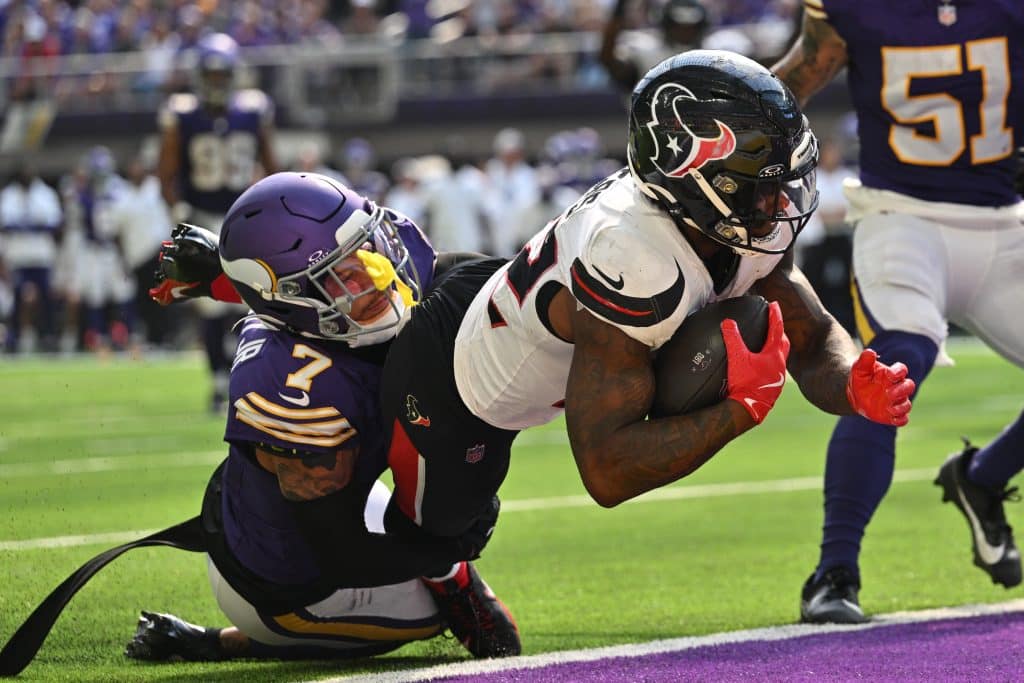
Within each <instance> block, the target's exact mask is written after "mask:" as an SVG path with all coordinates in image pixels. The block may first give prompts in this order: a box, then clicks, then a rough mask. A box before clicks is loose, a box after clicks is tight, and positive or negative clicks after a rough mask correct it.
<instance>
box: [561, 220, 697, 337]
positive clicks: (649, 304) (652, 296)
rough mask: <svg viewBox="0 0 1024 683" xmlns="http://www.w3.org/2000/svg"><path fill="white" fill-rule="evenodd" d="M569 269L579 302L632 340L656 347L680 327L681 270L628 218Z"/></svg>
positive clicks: (600, 235)
mask: <svg viewBox="0 0 1024 683" xmlns="http://www.w3.org/2000/svg"><path fill="white" fill-rule="evenodd" d="M571 269H572V293H573V296H574V297H575V298H576V300H577V301H579V302H580V304H582V305H583V306H584V307H585V308H587V309H588V310H590V311H591V312H592V313H594V314H595V315H597V316H598V317H600V318H603V319H604V320H606V321H608V322H609V323H611V324H613V325H615V326H616V327H619V328H620V329H622V330H623V331H624V332H625V333H626V334H628V335H629V336H631V337H633V338H634V339H637V340H638V341H641V342H643V343H645V344H647V345H648V346H652V347H654V346H658V345H660V344H661V343H663V342H664V341H665V339H668V337H670V336H671V333H672V329H674V327H675V326H676V325H678V322H677V321H675V319H676V318H678V317H679V316H680V315H681V313H680V312H679V311H680V310H681V306H680V304H681V303H682V302H683V293H684V291H685V287H686V278H685V276H684V274H683V268H682V266H681V265H680V264H679V262H678V261H677V260H676V258H675V257H674V256H673V253H672V250H671V249H666V245H665V244H662V243H659V242H658V241H657V240H655V239H652V236H651V235H648V234H646V233H645V232H644V231H641V230H639V229H637V228H636V226H635V225H632V224H631V223H630V222H629V221H628V218H627V221H625V222H624V223H622V224H619V225H611V226H605V227H600V228H597V229H595V230H594V231H593V232H592V233H591V235H590V236H589V239H588V240H587V242H586V243H585V244H584V245H582V249H581V251H580V254H579V256H577V257H576V258H575V259H574V261H573V263H572V266H571ZM673 321H675V322H673ZM670 326H671V328H672V329H669V327H670Z"/></svg>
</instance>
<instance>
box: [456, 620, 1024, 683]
mask: <svg viewBox="0 0 1024 683" xmlns="http://www.w3.org/2000/svg"><path fill="white" fill-rule="evenodd" d="M437 680H443V681H474V682H475V683H480V682H481V681H483V682H487V683H492V682H494V683H496V682H498V681H530V682H531V683H532V682H534V681H544V683H549V682H552V683H554V682H565V683H580V682H581V681H591V682H594V683H598V682H601V683H605V682H609V683H610V682H612V681H615V682H619V681H630V682H633V681H649V682H654V681H716V682H718V681H783V680H784V681H807V682H808V683H811V682H815V683H817V682H818V681H850V680H861V681H863V680H870V681H943V682H945V681H971V682H972V683H974V682H976V681H1024V613H1020V612H1018V613H1008V614H995V615H988V616H979V617H969V618H962V619H943V620H938V621H923V622H918V623H913V624H896V625H892V626H879V627H877V628H871V629H866V630H851V631H848V632H844V631H837V632H831V633H823V634H820V635H810V636H802V637H798V638H789V639H785V640H773V641H766V640H755V641H747V642H742V643H728V644H723V645H708V646H703V647H697V648H693V649H689V650H682V651H678V652H666V653H661V654H656V655H644V656H640V657H617V658H613V659H604V660H597V661H592V662H578V663H567V664H556V665H552V666H547V667H540V668H532V669H517V670H510V671H502V672H495V673H488V674H477V675H474V676H455V677H447V678H440V679H437Z"/></svg>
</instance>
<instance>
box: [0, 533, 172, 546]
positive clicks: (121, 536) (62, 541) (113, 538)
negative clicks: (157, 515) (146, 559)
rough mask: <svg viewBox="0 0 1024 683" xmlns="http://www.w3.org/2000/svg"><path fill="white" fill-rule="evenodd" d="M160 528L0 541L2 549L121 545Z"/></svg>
mask: <svg viewBox="0 0 1024 683" xmlns="http://www.w3.org/2000/svg"><path fill="white" fill-rule="evenodd" d="M157 531H159V529H139V530H138V531H111V532H109V533H105V534H82V535H80V536H51V537H50V538H26V539H24V540H22V541H0V550H40V549H42V548H74V547H77V546H80V545H94V544H99V543H102V544H104V545H120V544H122V543H127V542H128V541H134V540H136V539H139V538H142V537H144V536H149V535H150V534H155V533H156V532H157Z"/></svg>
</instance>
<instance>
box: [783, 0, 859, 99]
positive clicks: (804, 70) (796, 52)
mask: <svg viewBox="0 0 1024 683" xmlns="http://www.w3.org/2000/svg"><path fill="white" fill-rule="evenodd" d="M846 61H847V54H846V41H845V40H843V39H842V38H841V37H840V36H839V34H838V33H836V31H835V29H833V28H832V27H831V26H830V25H829V24H828V23H827V22H826V21H824V20H823V19H815V18H814V17H812V16H810V15H808V14H807V13H806V12H804V20H803V26H802V27H801V30H800V35H799V36H798V37H797V39H796V42H795V43H793V47H791V48H790V49H789V52H787V53H786V54H785V56H783V57H782V59H781V60H779V62H778V63H777V64H775V66H773V67H772V71H774V72H775V73H776V74H777V75H778V76H779V78H781V79H782V80H783V82H785V84H786V85H788V86H789V89H790V90H792V91H793V94H794V95H796V98H797V100H799V101H800V106H804V105H806V104H807V101H808V100H809V99H810V98H811V96H812V95H814V94H815V93H816V92H818V91H819V90H821V89H822V88H824V87H825V86H826V85H828V83H829V82H830V81H831V80H832V79H833V78H834V77H835V75H836V74H837V73H839V71H840V70H841V69H842V68H843V67H844V66H845V65H846Z"/></svg>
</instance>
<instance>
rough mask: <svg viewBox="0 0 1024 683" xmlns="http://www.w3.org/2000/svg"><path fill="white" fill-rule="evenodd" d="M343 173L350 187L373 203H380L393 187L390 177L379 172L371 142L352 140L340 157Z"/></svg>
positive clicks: (339, 161)
mask: <svg viewBox="0 0 1024 683" xmlns="http://www.w3.org/2000/svg"><path fill="white" fill-rule="evenodd" d="M338 157H339V160H338V163H339V166H340V168H341V173H342V175H343V176H344V177H345V180H347V181H348V186H349V187H351V188H352V189H353V190H354V191H355V192H358V193H359V194H361V195H363V196H364V197H366V198H367V199H369V200H370V201H371V202H380V201H381V200H382V199H384V195H386V194H387V191H388V188H389V187H391V181H390V180H388V177H387V176H386V175H384V174H383V173H381V172H380V171H378V170H377V168H376V164H377V152H376V151H375V150H374V149H373V145H372V144H370V141H369V140H366V139H364V138H351V139H350V140H348V141H346V142H345V144H344V145H342V147H341V153H340V154H339V155H338Z"/></svg>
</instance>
